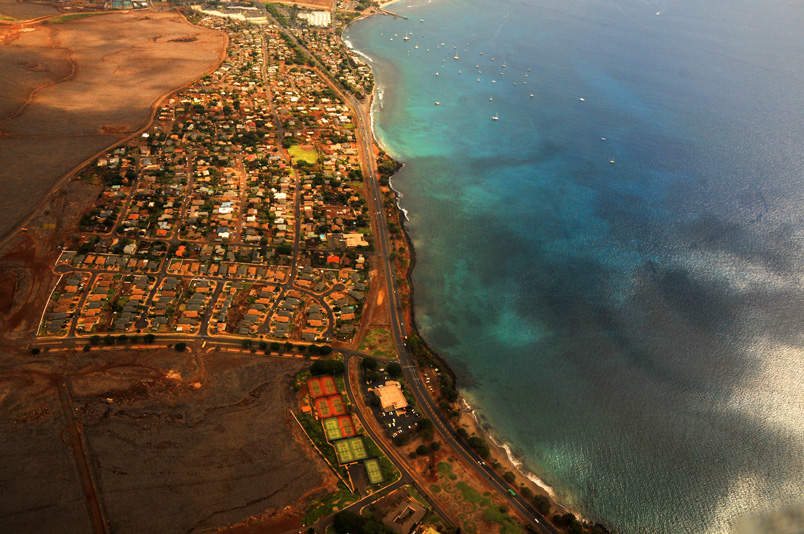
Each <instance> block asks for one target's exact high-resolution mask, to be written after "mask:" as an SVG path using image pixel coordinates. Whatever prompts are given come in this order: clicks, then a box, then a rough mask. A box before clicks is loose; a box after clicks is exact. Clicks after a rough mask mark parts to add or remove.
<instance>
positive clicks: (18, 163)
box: [0, 4, 226, 239]
mask: <svg viewBox="0 0 804 534" xmlns="http://www.w3.org/2000/svg"><path fill="white" fill-rule="evenodd" d="M3 5H5V4H0V7H2V6H3ZM225 46H226V37H225V36H224V35H223V34H221V33H218V32H214V31H212V30H207V29H204V28H199V27H196V26H192V25H190V24H189V23H187V21H186V20H185V19H184V18H183V17H181V16H180V15H178V14H177V13H154V12H137V13H111V14H104V15H98V16H92V17H86V18H77V19H73V20H69V21H67V22H62V23H58V24H40V25H36V26H33V27H15V26H12V25H2V26H0V65H3V68H2V69H0V95H2V96H0V161H2V162H3V165H2V167H0V184H3V193H4V194H3V196H2V197H0V239H2V238H3V237H5V236H6V235H7V234H8V233H9V232H10V231H11V230H12V229H14V228H15V227H16V226H18V225H20V224H21V223H22V221H24V220H25V218H26V217H27V216H28V215H29V214H30V213H31V212H32V211H33V210H34V208H35V207H36V206H37V205H39V204H40V203H41V202H42V200H43V198H44V197H45V196H46V195H47V194H48V193H49V192H50V191H51V189H53V188H54V186H56V184H57V183H58V182H59V179H60V178H61V177H63V176H64V175H65V173H68V172H69V171H71V170H72V169H73V168H75V167H76V166H78V165H80V164H81V163H82V162H84V161H86V160H87V159H89V158H91V157H92V156H93V155H95V154H96V153H98V152H100V151H101V150H103V149H105V148H106V147H109V146H111V145H114V144H115V143H118V142H119V141H121V140H123V139H125V138H127V137H129V136H130V135H132V134H134V133H136V132H137V131H138V130H140V129H141V128H143V127H144V126H145V125H146V124H147V123H148V121H149V120H150V117H151V113H152V109H153V106H154V105H156V104H157V102H158V101H159V100H160V99H161V98H162V96H163V95H165V94H167V93H169V92H171V91H172V90H175V89H177V88H178V87H180V86H182V85H184V84H186V83H189V82H191V81H193V80H195V79H197V78H199V77H200V76H202V75H203V74H205V73H207V72H209V71H211V70H213V69H214V68H215V67H216V66H217V64H218V62H219V60H220V58H221V55H222V54H223V52H224V49H225Z"/></svg>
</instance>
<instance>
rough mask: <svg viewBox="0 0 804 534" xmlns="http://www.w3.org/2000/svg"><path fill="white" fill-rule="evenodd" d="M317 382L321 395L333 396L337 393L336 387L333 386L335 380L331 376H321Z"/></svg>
mask: <svg viewBox="0 0 804 534" xmlns="http://www.w3.org/2000/svg"><path fill="white" fill-rule="evenodd" d="M319 382H320V384H321V393H322V394H323V395H335V394H337V393H338V386H336V385H335V379H334V378H332V377H331V376H322V377H320V378H319Z"/></svg>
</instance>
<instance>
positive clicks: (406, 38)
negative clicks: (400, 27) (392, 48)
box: [402, 33, 410, 41]
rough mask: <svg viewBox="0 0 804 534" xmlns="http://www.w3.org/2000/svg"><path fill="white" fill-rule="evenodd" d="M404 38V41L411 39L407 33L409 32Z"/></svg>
mask: <svg viewBox="0 0 804 534" xmlns="http://www.w3.org/2000/svg"><path fill="white" fill-rule="evenodd" d="M402 40H403V41H410V37H408V34H407V33H406V34H405V36H404V37H403V38H402Z"/></svg>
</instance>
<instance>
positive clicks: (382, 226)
mask: <svg viewBox="0 0 804 534" xmlns="http://www.w3.org/2000/svg"><path fill="white" fill-rule="evenodd" d="M255 6H257V8H258V9H260V10H261V11H262V12H263V13H265V15H266V16H267V17H268V18H269V19H273V17H272V16H271V14H270V13H268V12H267V10H266V9H265V6H263V5H262V4H261V3H260V2H255ZM275 22H276V21H275ZM277 26H280V25H279V24H278V23H277ZM283 31H285V33H286V35H288V36H289V37H290V39H291V40H292V41H293V42H294V43H295V44H296V45H297V46H298V47H299V48H300V49H301V50H302V51H304V53H305V54H307V55H308V56H310V57H311V58H313V62H314V64H315V65H316V66H317V67H318V69H319V72H321V73H322V74H323V75H326V76H327V77H329V72H328V71H327V69H326V67H324V66H323V65H322V64H321V63H320V62H319V61H318V60H317V59H316V58H315V56H314V55H313V54H311V53H310V51H309V50H307V48H306V47H305V46H304V45H303V44H302V43H300V42H299V41H298V39H296V37H295V36H294V35H293V34H292V33H290V32H289V31H287V30H283ZM330 80H332V78H331V77H330ZM332 84H333V85H334V86H336V87H337V83H336V82H335V81H334V80H332ZM338 92H339V93H341V94H342V95H343V96H345V97H346V100H347V101H348V103H349V105H350V106H351V108H352V109H353V110H354V113H355V117H356V119H357V125H356V126H357V133H358V134H359V136H358V142H359V143H360V145H361V146H360V149H361V152H362V153H363V157H364V160H365V172H364V176H365V179H366V180H365V181H366V197H367V201H368V204H369V206H370V207H369V210H370V212H371V214H372V216H373V219H374V220H375V221H376V233H375V236H374V237H375V243H374V246H375V248H376V250H377V251H378V253H379V256H380V259H381V263H382V266H383V271H384V273H385V283H386V290H387V294H388V296H389V306H388V307H389V309H390V314H391V316H390V322H391V330H392V331H393V336H394V344H395V345H396V349H397V353H398V354H399V360H400V364H401V365H402V368H403V370H404V373H405V378H407V380H408V383H409V384H410V389H411V392H412V393H413V395H414V396H415V397H416V401H417V402H418V404H419V408H420V410H421V412H422V415H423V416H425V417H427V418H429V419H431V420H432V421H433V426H434V427H435V429H436V431H437V432H438V433H439V434H441V437H442V439H443V440H444V441H445V442H446V443H447V444H449V445H450V446H451V447H452V448H453V449H455V451H456V452H457V453H458V454H459V455H460V456H461V457H462V458H463V459H464V460H465V461H466V462H467V464H468V465H471V466H473V467H474V470H475V473H476V475H477V476H478V477H479V478H480V479H481V480H485V481H486V482H487V483H488V484H489V485H490V486H491V487H492V488H494V489H495V490H496V491H498V492H499V493H500V494H501V495H502V497H503V498H504V499H506V500H507V501H508V503H509V505H510V506H511V507H513V508H514V509H516V510H517V511H518V512H519V513H520V514H521V515H522V516H523V517H524V518H526V519H527V521H528V522H529V523H530V525H531V526H532V527H533V529H534V530H535V531H536V532H542V533H549V534H559V531H558V530H557V529H556V528H555V527H554V526H553V525H552V524H550V523H549V522H548V521H547V519H546V518H545V517H543V516H542V515H541V514H539V512H538V511H537V510H536V509H535V508H534V507H533V506H532V505H531V504H530V503H529V502H528V501H526V500H525V499H524V498H523V497H521V496H520V495H519V494H517V495H515V496H514V495H511V494H510V493H508V489H510V488H511V486H509V485H508V483H507V482H505V480H504V479H503V478H502V476H500V475H499V474H498V473H497V472H496V471H494V470H493V469H491V468H490V467H488V466H486V465H481V464H480V463H479V462H480V461H481V459H480V457H479V456H478V455H477V454H475V453H474V452H473V451H472V450H471V449H470V448H469V446H468V444H466V443H464V442H463V441H462V440H459V439H458V437H457V435H456V434H455V431H454V430H453V429H452V427H451V425H450V424H449V421H448V420H447V418H446V416H444V414H443V413H441V410H440V409H439V408H438V407H437V406H436V404H435V401H434V400H433V398H432V397H431V396H430V394H429V392H428V391H427V388H426V386H425V384H424V381H423V380H422V378H421V375H420V374H419V372H418V369H417V368H416V365H415V364H414V362H413V357H412V356H411V354H410V353H409V352H408V350H407V346H406V344H405V338H406V335H407V334H406V333H405V325H404V318H403V316H402V304H401V301H400V298H399V292H398V291H397V288H396V272H395V270H394V265H393V260H392V259H391V257H390V253H391V245H390V240H389V238H388V223H387V221H386V218H385V209H384V207H383V202H382V192H381V191H380V185H379V182H378V180H377V166H376V161H375V158H374V152H373V144H374V137H373V133H372V131H371V121H370V119H369V116H368V112H369V110H368V109H366V107H365V106H364V105H363V104H361V103H360V102H358V101H357V99H355V98H354V96H353V95H351V94H350V93H348V92H346V91H340V90H339V91H338ZM364 426H366V425H364ZM376 441H378V445H379V443H380V442H382V440H380V439H377V440H376Z"/></svg>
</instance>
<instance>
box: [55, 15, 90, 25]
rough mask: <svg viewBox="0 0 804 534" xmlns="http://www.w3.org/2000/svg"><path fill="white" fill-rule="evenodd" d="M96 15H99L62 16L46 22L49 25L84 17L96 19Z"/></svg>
mask: <svg viewBox="0 0 804 534" xmlns="http://www.w3.org/2000/svg"><path fill="white" fill-rule="evenodd" d="M95 15H97V13H72V14H70V15H62V16H60V17H54V18H52V19H47V20H46V21H45V22H46V23H47V24H59V23H60V22H67V21H68V20H73V19H81V18H84V17H94V16H95Z"/></svg>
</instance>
